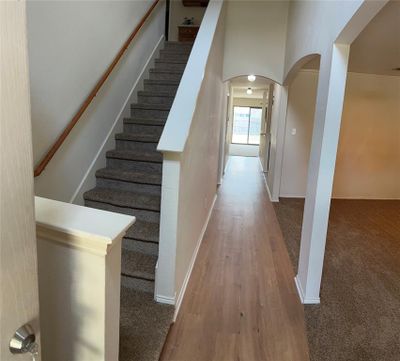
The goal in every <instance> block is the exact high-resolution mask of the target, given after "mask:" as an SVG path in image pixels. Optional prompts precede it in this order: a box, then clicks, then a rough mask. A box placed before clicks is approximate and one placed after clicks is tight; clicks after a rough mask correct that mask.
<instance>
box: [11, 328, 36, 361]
mask: <svg viewBox="0 0 400 361" xmlns="http://www.w3.org/2000/svg"><path fill="white" fill-rule="evenodd" d="M35 341H36V337H35V332H34V331H33V328H32V326H31V325H28V324H26V325H24V326H22V327H20V328H19V329H18V330H17V331H15V334H14V336H13V337H12V339H11V340H10V352H11V353H12V354H21V353H30V354H32V356H35V355H37V353H38V345H37V343H36V342H35Z"/></svg>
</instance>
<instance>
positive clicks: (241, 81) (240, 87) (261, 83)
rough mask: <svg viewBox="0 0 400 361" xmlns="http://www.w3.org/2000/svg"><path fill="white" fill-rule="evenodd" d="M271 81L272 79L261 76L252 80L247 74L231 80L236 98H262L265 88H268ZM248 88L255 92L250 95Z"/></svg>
mask: <svg viewBox="0 0 400 361" xmlns="http://www.w3.org/2000/svg"><path fill="white" fill-rule="evenodd" d="M271 83H272V81H271V80H269V79H267V78H263V77H260V76H258V77H257V78H256V80H255V81H253V82H250V81H249V80H248V79H247V76H239V77H237V78H234V79H232V80H231V85H232V88H233V96H234V97H235V98H252V99H262V97H263V93H264V90H266V89H267V88H268V86H269V84H271ZM248 88H251V89H252V90H253V94H251V95H249V94H247V93H246V91H247V89H248Z"/></svg>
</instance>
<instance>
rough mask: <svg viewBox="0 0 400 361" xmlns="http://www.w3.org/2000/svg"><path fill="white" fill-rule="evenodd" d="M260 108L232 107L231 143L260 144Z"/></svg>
mask: <svg viewBox="0 0 400 361" xmlns="http://www.w3.org/2000/svg"><path fill="white" fill-rule="evenodd" d="M261 115H262V109H261V108H252V107H233V134H232V143H235V144H251V145H259V144H260V130H261Z"/></svg>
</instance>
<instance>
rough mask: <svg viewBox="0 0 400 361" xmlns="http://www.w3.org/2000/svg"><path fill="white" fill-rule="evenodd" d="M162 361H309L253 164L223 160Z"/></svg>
mask: <svg viewBox="0 0 400 361" xmlns="http://www.w3.org/2000/svg"><path fill="white" fill-rule="evenodd" d="M160 360H162V361H303V360H309V353H308V344H307V338H306V333H305V326H304V312H303V307H302V305H301V304H300V301H299V299H298V296H297V293H296V290H295V285H294V273H293V270H292V266H291V263H290V260H289V256H288V253H287V250H286V247H285V244H284V241H283V238H282V234H281V231H280V228H279V225H278V222H277V220H276V217H275V213H274V210H273V207H272V204H271V203H270V201H269V199H268V196H267V193H266V190H265V185H264V178H263V175H262V173H261V168H260V165H259V161H258V158H245V157H231V159H230V160H229V164H228V169H227V173H226V175H225V177H224V182H223V184H222V185H221V187H220V189H219V191H218V199H217V202H216V205H215V208H214V211H213V214H212V217H211V220H210V223H209V225H208V228H207V231H206V234H205V236H204V239H203V243H202V245H201V248H200V250H199V254H198V257H197V261H196V264H195V267H194V269H193V273H192V276H191V279H190V282H189V285H188V288H187V290H186V295H185V297H184V301H183V304H182V307H181V310H180V313H179V315H178V318H177V321H176V323H175V324H174V325H173V326H172V328H171V330H170V333H169V335H168V338H167V342H166V344H165V346H164V351H163V354H162V356H161V358H160Z"/></svg>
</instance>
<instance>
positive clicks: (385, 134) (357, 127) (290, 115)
mask: <svg viewBox="0 0 400 361" xmlns="http://www.w3.org/2000/svg"><path fill="white" fill-rule="evenodd" d="M317 81H318V73H317V72H314V71H301V72H300V73H299V74H298V76H297V77H296V78H295V79H294V81H293V83H292V85H291V86H290V88H289V102H288V111H287V120H286V131H285V145H284V160H283V167H282V179H281V193H280V195H281V196H282V197H304V196H305V191H306V182H307V170H308V159H309V155H310V146H311V135H312V128H313V122H314V109H315V96H316V92H317ZM293 129H296V131H297V132H296V135H292V130H293ZM399 180H400V77H391V76H378V75H370V74H358V73H349V74H348V80H347V86H346V98H345V104H344V110H343V116H342V125H341V132H340V140H339V148H338V156H337V162H336V170H335V180H334V189H333V197H337V198H366V199H368V198H371V199H374V198H378V199H380V198H384V199H385V198H400V181H399Z"/></svg>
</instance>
